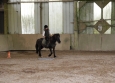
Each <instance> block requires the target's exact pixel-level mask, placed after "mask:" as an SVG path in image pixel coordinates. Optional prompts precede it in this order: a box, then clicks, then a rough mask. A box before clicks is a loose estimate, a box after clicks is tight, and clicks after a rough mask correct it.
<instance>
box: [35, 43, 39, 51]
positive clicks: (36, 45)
mask: <svg viewBox="0 0 115 83" xmlns="http://www.w3.org/2000/svg"><path fill="white" fill-rule="evenodd" d="M35 47H36V53H38V45H37V44H36V46H35Z"/></svg>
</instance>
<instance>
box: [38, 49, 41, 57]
mask: <svg viewBox="0 0 115 83" xmlns="http://www.w3.org/2000/svg"><path fill="white" fill-rule="evenodd" d="M38 52H39V57H41V49H40V48H39V49H38Z"/></svg>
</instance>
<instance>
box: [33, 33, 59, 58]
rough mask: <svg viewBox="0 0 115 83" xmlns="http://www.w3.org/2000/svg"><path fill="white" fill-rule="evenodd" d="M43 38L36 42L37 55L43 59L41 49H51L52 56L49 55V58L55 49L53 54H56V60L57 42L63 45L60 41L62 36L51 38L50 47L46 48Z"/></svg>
mask: <svg viewBox="0 0 115 83" xmlns="http://www.w3.org/2000/svg"><path fill="white" fill-rule="evenodd" d="M42 41H43V38H40V39H37V41H36V45H35V47H36V53H38V55H39V57H41V56H42V55H41V49H42V48H49V49H50V54H49V55H48V56H49V57H50V56H51V55H52V49H53V54H54V58H55V57H56V55H55V47H56V42H58V43H61V41H60V34H54V35H53V36H51V37H50V38H49V45H48V47H45V46H44V45H43V44H42Z"/></svg>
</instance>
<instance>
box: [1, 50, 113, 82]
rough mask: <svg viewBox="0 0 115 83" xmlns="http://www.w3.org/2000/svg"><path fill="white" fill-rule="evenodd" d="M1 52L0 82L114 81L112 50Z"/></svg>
mask: <svg viewBox="0 0 115 83" xmlns="http://www.w3.org/2000/svg"><path fill="white" fill-rule="evenodd" d="M48 54H49V51H42V58H38V56H37V54H36V53H35V51H12V52H11V59H7V52H0V83H115V52H80V51H79V52H77V51H56V55H57V58H53V56H51V57H50V58H49V57H48V56H47V55H48Z"/></svg>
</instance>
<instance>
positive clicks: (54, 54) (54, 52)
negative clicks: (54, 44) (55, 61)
mask: <svg viewBox="0 0 115 83" xmlns="http://www.w3.org/2000/svg"><path fill="white" fill-rule="evenodd" d="M53 53H54V58H55V57H56V55H55V48H53Z"/></svg>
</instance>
